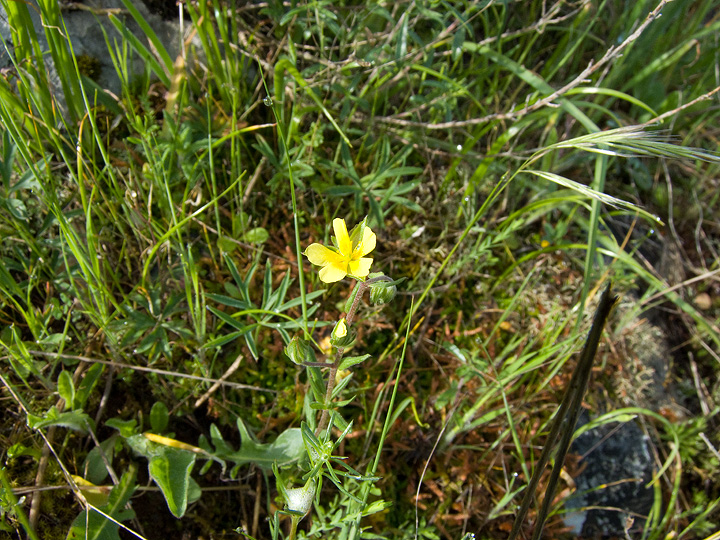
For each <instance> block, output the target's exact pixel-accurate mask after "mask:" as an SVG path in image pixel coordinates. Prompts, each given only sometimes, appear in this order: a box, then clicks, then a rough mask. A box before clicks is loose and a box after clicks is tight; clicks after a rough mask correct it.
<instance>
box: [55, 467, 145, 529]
mask: <svg viewBox="0 0 720 540" xmlns="http://www.w3.org/2000/svg"><path fill="white" fill-rule="evenodd" d="M136 487H137V484H136V483H135V469H134V468H133V467H131V468H130V469H129V470H128V471H127V472H125V473H123V475H122V477H121V478H120V482H119V483H118V485H117V486H115V487H114V488H113V489H112V491H111V492H110V497H109V498H108V503H107V504H106V505H105V506H102V507H100V510H102V511H103V512H104V513H105V514H107V515H109V516H110V517H112V518H113V519H115V520H116V521H127V520H129V519H132V518H134V517H135V513H134V512H133V511H132V510H126V509H125V505H126V504H127V502H128V501H129V500H130V497H131V496H132V494H133V492H134V491H135V488H136ZM81 539H82V540H120V536H119V535H118V525H117V524H115V523H114V522H112V521H110V520H109V519H107V518H106V517H105V516H103V515H102V514H99V513H98V512H96V511H95V510H92V509H91V510H90V513H89V514H87V512H86V511H82V512H81V513H80V515H79V516H78V517H76V518H75V521H73V524H72V526H71V527H70V530H69V531H68V535H67V540H81Z"/></svg>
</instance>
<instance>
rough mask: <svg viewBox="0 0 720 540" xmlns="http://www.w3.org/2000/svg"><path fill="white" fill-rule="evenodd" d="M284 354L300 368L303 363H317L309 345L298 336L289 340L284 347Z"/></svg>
mask: <svg viewBox="0 0 720 540" xmlns="http://www.w3.org/2000/svg"><path fill="white" fill-rule="evenodd" d="M285 354H286V355H287V357H288V358H289V359H290V360H292V361H293V363H294V364H297V365H299V366H301V365H302V364H303V362H316V361H317V358H316V357H315V351H313V349H312V347H311V346H310V344H309V343H308V342H307V341H306V340H304V339H302V338H300V337H299V336H295V337H294V338H292V339H291V340H290V343H288V345H287V347H285Z"/></svg>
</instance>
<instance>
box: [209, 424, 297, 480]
mask: <svg viewBox="0 0 720 540" xmlns="http://www.w3.org/2000/svg"><path fill="white" fill-rule="evenodd" d="M237 427H238V431H239V432H240V450H238V451H235V450H233V449H232V447H231V446H230V445H229V444H227V443H226V442H225V440H224V439H223V438H222V435H221V434H220V431H219V430H218V429H217V428H216V427H215V426H213V427H212V428H211V430H210V433H211V441H212V443H213V445H214V446H215V451H214V452H212V454H213V455H214V456H215V457H217V458H219V459H222V460H227V461H232V462H234V463H235V464H236V466H238V465H244V464H246V463H254V464H256V465H258V466H259V467H262V468H263V469H270V468H271V467H272V464H273V463H278V464H279V465H284V464H287V463H291V462H293V461H297V460H298V459H300V458H301V457H302V456H303V454H304V453H305V450H304V448H303V442H302V435H301V434H300V430H299V429H298V428H290V429H288V430H285V431H283V432H282V433H281V434H280V435H278V437H277V438H276V439H275V441H273V442H272V443H269V444H262V443H260V442H258V441H257V440H256V439H255V437H254V436H253V435H252V434H251V433H250V432H249V431H248V429H247V427H245V423H244V422H243V421H242V419H240V418H238V420H237Z"/></svg>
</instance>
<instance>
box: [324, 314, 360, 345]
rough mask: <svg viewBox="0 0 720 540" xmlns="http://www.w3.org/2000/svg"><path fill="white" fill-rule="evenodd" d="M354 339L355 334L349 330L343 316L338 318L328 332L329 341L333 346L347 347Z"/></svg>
mask: <svg viewBox="0 0 720 540" xmlns="http://www.w3.org/2000/svg"><path fill="white" fill-rule="evenodd" d="M353 341H355V336H354V335H353V333H352V332H350V331H349V329H348V326H347V323H346V322H345V318H344V317H343V318H342V319H340V320H339V321H338V322H337V323H336V324H335V328H333V331H332V334H330V343H331V344H332V345H333V347H348V346H350V345H351V344H352V342H353Z"/></svg>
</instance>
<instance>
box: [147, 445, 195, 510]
mask: <svg viewBox="0 0 720 540" xmlns="http://www.w3.org/2000/svg"><path fill="white" fill-rule="evenodd" d="M159 446H160V445H159ZM156 451H157V454H156V455H155V456H153V457H152V458H150V464H149V465H148V472H149V473H150V476H151V477H152V479H153V480H155V483H156V484H157V485H158V487H159V488H160V490H161V491H162V493H163V495H164V496H165V501H167V505H168V508H169V509H170V512H172V514H173V515H174V516H175V517H176V518H181V517H183V515H184V514H185V510H187V504H188V496H189V488H190V472H191V471H192V468H193V465H195V454H193V453H192V452H188V451H186V450H180V449H178V448H172V447H170V446H160V447H159V448H158V449H157V450H156Z"/></svg>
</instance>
